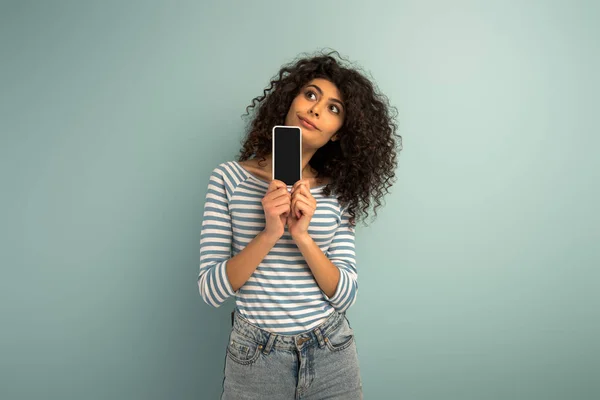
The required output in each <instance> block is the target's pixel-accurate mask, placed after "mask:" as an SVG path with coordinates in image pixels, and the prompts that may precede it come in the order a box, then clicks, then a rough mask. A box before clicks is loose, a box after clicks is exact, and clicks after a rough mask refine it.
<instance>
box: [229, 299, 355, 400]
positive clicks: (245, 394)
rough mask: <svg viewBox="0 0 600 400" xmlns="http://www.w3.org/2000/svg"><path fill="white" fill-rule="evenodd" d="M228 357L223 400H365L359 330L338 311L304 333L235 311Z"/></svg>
mask: <svg viewBox="0 0 600 400" xmlns="http://www.w3.org/2000/svg"><path fill="white" fill-rule="evenodd" d="M226 354H227V355H226V358H225V378H224V380H223V393H222V396H221V399H222V400H250V399H256V400H292V399H298V400H300V399H302V400H317V399H318V400H324V399H344V400H354V399H362V398H363V394H362V381H361V378H360V369H359V366H358V354H357V350H356V343H355V341H354V331H353V330H352V328H351V327H350V323H349V321H348V318H346V315H345V313H339V312H337V311H334V312H333V313H332V314H331V315H330V316H329V317H328V318H327V320H325V321H324V322H323V323H322V324H321V325H319V326H318V327H316V328H315V329H313V330H311V331H309V332H305V333H302V334H299V335H293V336H292V335H277V334H273V333H270V332H267V331H265V330H263V329H261V328H259V327H257V326H254V325H252V324H251V323H250V322H248V321H247V320H246V319H245V318H243V317H242V316H241V315H240V314H239V311H238V310H237V309H236V310H235V311H234V315H233V327H232V330H231V334H230V336H229V343H228V345H227V350H226Z"/></svg>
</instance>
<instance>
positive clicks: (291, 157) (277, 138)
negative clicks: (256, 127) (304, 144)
mask: <svg viewBox="0 0 600 400" xmlns="http://www.w3.org/2000/svg"><path fill="white" fill-rule="evenodd" d="M301 135H302V131H301V130H300V128H298V127H276V128H275V129H274V131H273V151H274V153H275V154H274V157H273V158H274V164H273V166H274V169H275V171H274V178H275V179H278V180H280V181H282V182H284V183H285V184H286V185H293V184H294V183H296V182H297V181H299V180H300V179H301V178H302V171H301V166H300V158H301V149H300V140H301Z"/></svg>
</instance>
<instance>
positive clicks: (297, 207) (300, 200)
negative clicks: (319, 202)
mask: <svg viewBox="0 0 600 400" xmlns="http://www.w3.org/2000/svg"><path fill="white" fill-rule="evenodd" d="M301 204H304V205H306V207H301ZM307 207H308V208H307ZM292 211H293V212H294V215H296V217H297V218H298V219H299V218H300V217H301V214H300V212H303V213H304V214H306V213H310V214H312V213H314V207H313V206H312V205H311V202H310V200H309V199H307V198H306V196H304V195H302V194H300V193H299V194H298V195H297V196H296V197H295V198H294V199H293V200H292Z"/></svg>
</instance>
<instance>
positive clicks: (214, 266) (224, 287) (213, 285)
mask: <svg viewBox="0 0 600 400" xmlns="http://www.w3.org/2000/svg"><path fill="white" fill-rule="evenodd" d="M227 191H228V188H227V183H226V181H225V178H224V172H223V170H222V169H221V168H219V167H218V168H216V169H215V170H214V171H213V172H212V174H211V176H210V179H209V183H208V192H207V194H206V199H205V202H204V213H203V220H202V230H201V233H200V274H199V275H198V289H199V291H200V295H201V296H202V299H203V300H204V301H205V302H206V303H207V304H209V305H211V306H213V307H219V306H221V305H222V304H223V303H224V302H225V301H226V300H227V299H228V298H229V297H231V296H233V295H235V294H236V293H235V292H234V291H233V288H232V287H231V283H230V282H229V279H228V278H227V272H226V270H225V267H226V264H227V261H228V260H229V259H230V258H231V243H232V237H233V234H232V228H231V217H230V215H229V205H228V198H227V194H228V192H227Z"/></svg>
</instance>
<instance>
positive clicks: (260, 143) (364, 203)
mask: <svg viewBox="0 0 600 400" xmlns="http://www.w3.org/2000/svg"><path fill="white" fill-rule="evenodd" d="M334 54H335V55H337V56H338V58H339V59H340V61H338V60H336V58H334V57H333V55H334ZM301 57H302V58H299V59H297V60H295V61H293V62H291V63H289V64H287V65H284V66H283V67H282V68H281V69H280V71H279V73H278V74H276V75H275V76H274V77H273V78H271V81H270V86H269V87H268V88H266V89H265V90H264V91H263V95H262V96H258V97H255V98H254V99H252V102H251V104H250V105H249V106H248V107H246V114H245V115H249V114H250V113H249V110H250V109H254V114H255V117H254V118H253V119H252V120H251V121H250V124H249V125H248V126H247V132H248V133H247V134H246V136H245V138H244V139H243V141H242V148H241V150H240V154H239V157H238V160H239V161H245V160H248V159H249V158H252V157H256V158H259V159H262V161H264V160H265V156H266V155H269V154H270V153H271V135H272V129H273V126H275V125H284V121H285V117H286V114H287V112H288V110H289V108H290V106H291V104H292V101H293V100H294V98H295V97H296V96H297V95H298V93H299V92H300V90H301V89H302V87H303V86H304V85H306V84H308V82H310V81H311V80H312V79H315V78H323V79H327V80H329V81H330V82H332V83H334V84H335V85H336V86H337V88H338V90H339V91H340V93H341V95H342V98H343V100H344V103H345V104H346V116H345V118H344V122H343V125H342V126H341V128H340V129H339V130H338V132H337V134H338V138H339V140H336V141H329V142H328V143H327V144H325V145H324V146H323V147H321V148H320V149H318V150H317V152H316V153H315V154H314V155H313V157H312V158H311V160H310V162H309V164H310V166H311V167H312V168H313V169H315V170H316V171H317V179H319V178H323V177H328V178H330V179H331V181H330V183H328V184H327V185H326V186H325V188H324V189H323V193H324V194H325V195H326V196H329V195H330V194H331V193H334V194H335V195H336V197H337V199H338V201H339V202H340V204H341V205H342V206H344V207H345V206H347V207H348V212H349V214H350V222H351V224H353V225H356V219H357V217H358V218H359V219H360V218H361V217H363V219H364V218H366V217H367V216H368V209H369V207H370V206H371V204H372V202H374V207H373V211H374V213H375V216H376V215H377V211H376V210H377V208H378V207H380V206H381V205H382V202H381V199H382V197H383V196H384V195H385V194H387V193H389V190H388V189H389V187H390V186H391V185H392V184H393V183H394V182H395V180H396V179H395V169H396V165H397V160H396V157H397V155H396V150H398V151H400V150H401V149H402V137H401V136H400V135H397V134H396V130H397V125H396V122H395V118H396V116H397V113H398V110H397V109H396V108H395V107H391V106H390V105H389V101H388V99H387V97H386V96H384V95H383V94H381V93H378V91H377V89H376V86H375V85H374V84H373V83H372V82H371V81H370V80H369V79H367V78H366V77H365V76H364V75H363V74H361V73H360V72H359V69H360V68H357V67H356V66H352V67H346V66H344V65H343V61H344V60H343V59H342V57H341V56H340V55H339V53H338V52H337V51H332V52H330V53H328V54H324V53H320V54H316V55H313V56H311V55H306V54H303V55H301ZM257 106H258V107H257ZM396 138H397V139H398V141H397V140H396Z"/></svg>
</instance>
